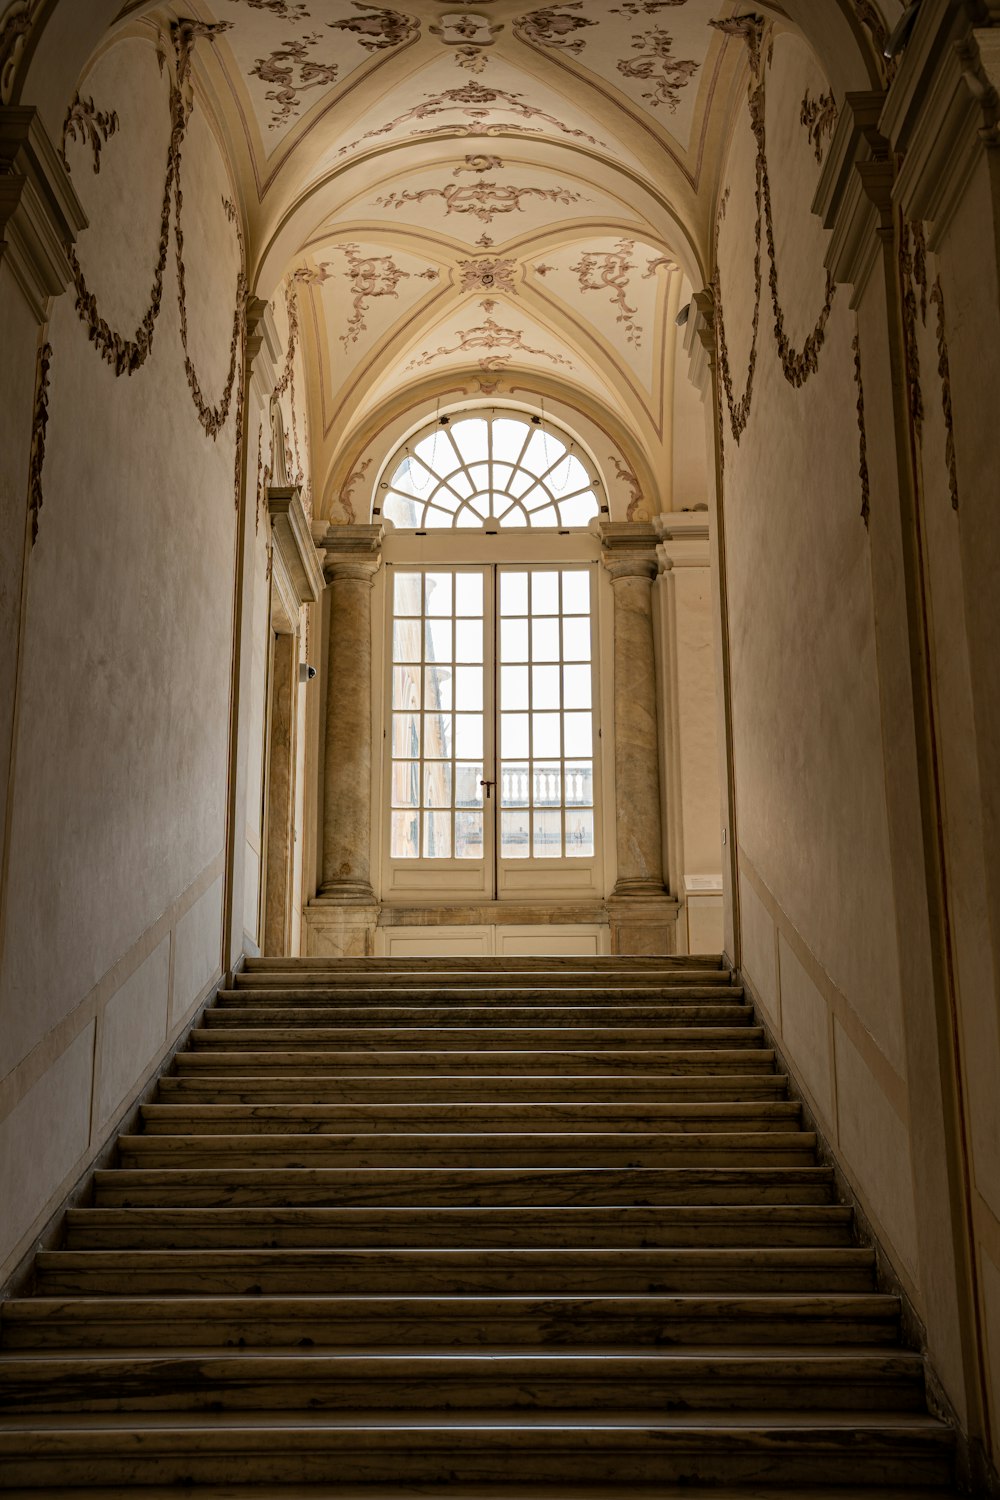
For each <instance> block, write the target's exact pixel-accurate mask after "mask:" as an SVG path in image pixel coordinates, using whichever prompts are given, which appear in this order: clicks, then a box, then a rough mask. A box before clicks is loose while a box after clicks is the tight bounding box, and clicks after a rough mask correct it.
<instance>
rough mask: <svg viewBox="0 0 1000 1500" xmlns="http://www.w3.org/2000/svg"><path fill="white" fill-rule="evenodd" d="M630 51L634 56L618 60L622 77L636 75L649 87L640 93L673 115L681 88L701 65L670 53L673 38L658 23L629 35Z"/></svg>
mask: <svg viewBox="0 0 1000 1500" xmlns="http://www.w3.org/2000/svg"><path fill="white" fill-rule="evenodd" d="M632 50H633V51H634V52H638V53H639V56H638V57H626V58H622V59H620V61H619V62H618V71H619V73H621V74H622V76H623V77H624V78H638V79H641V80H642V81H643V82H644V83H649V84H651V85H652V87H651V88H650V89H649V90H648V91H647V92H645V93H644V94H643V96H642V97H643V98H644V99H646V100H647V101H648V102H649V103H650V104H651V105H652V106H653V108H654V109H656V108H658V107H659V105H661V104H665V105H666V106H667V109H668V110H669V111H670V113H671V114H675V113H676V111H677V106H678V104H679V103H680V102H681V90H682V89H685V88H687V86H688V84H689V83H690V82H691V80H692V78H693V77H694V76H695V74H696V73H697V71H698V69H699V68H700V67H701V64H700V63H698V62H695V61H694V59H693V58H690V57H675V56H674V39H673V37H672V36H671V35H670V33H669V31H664V30H663V27H662V26H654V27H652V28H651V30H649V31H643V32H641V33H639V35H637V36H634V37H633V38H632Z"/></svg>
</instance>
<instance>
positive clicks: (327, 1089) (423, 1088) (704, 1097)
mask: <svg viewBox="0 0 1000 1500" xmlns="http://www.w3.org/2000/svg"><path fill="white" fill-rule="evenodd" d="M787 1092H788V1076H787V1074H785V1073H757V1074H748V1073H736V1074H725V1073H710V1074H698V1073H692V1074H680V1075H672V1074H669V1073H663V1074H655V1073H654V1074H645V1075H642V1076H639V1077H635V1078H632V1079H630V1080H629V1085H628V1097H629V1100H630V1101H631V1102H633V1103H639V1102H641V1101H647V1102H649V1103H653V1104H669V1103H681V1102H692V1103H706V1102H708V1101H714V1100H727V1101H735V1102H737V1103H739V1102H744V1101H745V1102H751V1101H756V1100H759V1099H764V1100H772V1099H773V1100H783V1099H784V1098H785V1095H786V1094H787ZM157 1097H158V1099H160V1100H161V1101H164V1102H174V1101H184V1102H185V1103H186V1102H188V1101H197V1102H198V1103H206V1104H215V1103H218V1104H283V1103H285V1102H289V1103H295V1104H299V1103H316V1104H320V1103H327V1104H355V1103H357V1104H373V1103H382V1104H404V1105H416V1104H435V1105H437V1104H446V1105H449V1104H453V1103H454V1104H460V1103H475V1104H477V1105H483V1104H491V1103H496V1104H502V1105H510V1104H512V1103H513V1102H514V1101H515V1100H518V1101H524V1102H529V1103H534V1102H541V1103H547V1104H559V1103H562V1104H566V1103H573V1104H577V1103H579V1102H581V1101H582V1102H583V1103H585V1104H592V1103H593V1104H597V1103H610V1104H617V1103H618V1102H619V1101H620V1100H621V1097H622V1080H621V1078H620V1077H619V1076H617V1075H614V1076H611V1077H602V1076H601V1075H600V1074H595V1073H590V1074H587V1075H586V1076H585V1077H582V1078H574V1077H573V1076H572V1075H570V1074H565V1073H563V1074H555V1075H546V1074H544V1073H542V1074H528V1075H524V1074H520V1075H513V1076H511V1075H506V1076H505V1075H489V1074H486V1075H483V1074H473V1075H471V1076H468V1075H463V1074H442V1075H440V1076H437V1077H434V1076H431V1077H426V1076H424V1077H414V1076H408V1075H406V1074H403V1075H398V1076H395V1077H393V1076H389V1077H387V1076H386V1075H385V1074H383V1073H377V1074H370V1075H368V1076H365V1075H360V1076H355V1077H353V1078H337V1077H331V1076H330V1075H329V1074H325V1075H321V1076H319V1077H316V1076H310V1075H309V1074H299V1075H297V1076H295V1077H291V1078H280V1077H268V1078H259V1077H257V1078H242V1077H235V1078H234V1077H228V1076H226V1075H222V1074H219V1075H213V1074H211V1073H205V1072H204V1070H201V1071H200V1072H199V1073H197V1074H191V1073H188V1074H170V1073H168V1074H165V1075H164V1076H163V1077H162V1078H161V1079H160V1082H159V1085H158V1088H157Z"/></svg>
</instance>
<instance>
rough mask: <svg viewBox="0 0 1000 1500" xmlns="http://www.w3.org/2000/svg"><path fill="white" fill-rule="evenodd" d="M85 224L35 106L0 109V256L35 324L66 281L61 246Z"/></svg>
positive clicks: (72, 239)
mask: <svg viewBox="0 0 1000 1500" xmlns="http://www.w3.org/2000/svg"><path fill="white" fill-rule="evenodd" d="M86 227H87V216H86V214H85V213H84V211H83V206H82V204H81V203H80V200H79V198H78V197H77V195H76V192H75V190H74V188H73V184H72V183H71V181H70V179H69V173H68V172H67V171H66V168H65V167H64V166H63V164H62V162H61V161H60V159H59V154H58V152H57V151H56V149H55V147H54V146H53V144H52V142H51V140H50V139H49V137H48V135H47V133H46V131H45V127H44V126H43V125H42V122H41V118H40V116H39V113H38V111H37V110H36V109H32V108H28V107H22V106H17V107H10V108H6V109H0V260H5V261H6V262H7V264H8V266H9V267H10V269H11V271H12V273H13V275H14V279H15V281H16V282H17V284H18V286H19V287H20V289H21V292H22V293H23V295H24V298H25V300H26V301H27V303H28V306H29V307H30V308H31V311H32V313H33V314H34V316H35V318H36V320H37V321H38V323H39V324H40V325H41V324H42V323H44V322H45V321H46V319H47V318H48V314H49V299H50V298H51V297H58V296H59V295H60V294H61V293H62V292H64V291H65V290H66V288H67V286H69V284H70V280H71V279H72V271H71V269H70V263H69V257H68V256H67V253H66V252H67V249H68V247H69V246H70V245H72V244H74V243H75V241H76V237H77V235H78V234H79V233H80V231H81V230H82V229H86Z"/></svg>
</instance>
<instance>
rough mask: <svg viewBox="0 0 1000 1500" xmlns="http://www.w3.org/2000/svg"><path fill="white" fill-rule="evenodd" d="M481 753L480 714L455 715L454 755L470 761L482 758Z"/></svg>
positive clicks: (481, 732) (481, 725)
mask: <svg viewBox="0 0 1000 1500" xmlns="http://www.w3.org/2000/svg"><path fill="white" fill-rule="evenodd" d="M482 753H483V716H482V714H456V715H455V754H456V755H461V756H464V757H466V758H467V759H472V758H473V757H479V758H481V757H482Z"/></svg>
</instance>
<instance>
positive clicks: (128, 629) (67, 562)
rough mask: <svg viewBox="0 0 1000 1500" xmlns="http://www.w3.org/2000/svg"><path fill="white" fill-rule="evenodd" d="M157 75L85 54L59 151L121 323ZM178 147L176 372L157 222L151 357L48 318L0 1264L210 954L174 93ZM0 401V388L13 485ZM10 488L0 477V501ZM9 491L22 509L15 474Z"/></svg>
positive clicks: (202, 972)
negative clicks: (106, 352)
mask: <svg viewBox="0 0 1000 1500" xmlns="http://www.w3.org/2000/svg"><path fill="white" fill-rule="evenodd" d="M168 74H169V69H164V70H162V71H161V68H160V66H159V62H158V59H157V55H156V51H155V48H154V46H153V45H152V43H151V42H149V41H145V40H142V39H138V38H135V37H131V38H127V39H124V40H122V41H121V42H119V43H117V44H116V45H115V46H113V47H111V48H110V49H109V50H107V51H106V52H104V53H103V54H102V55H101V56H100V58H99V60H98V61H97V63H96V64H95V66H94V67H93V68H92V70H91V71H90V73H89V74H88V76H87V77H86V79H85V80H83V81H82V82H81V87H84V86H85V92H86V93H87V94H88V95H92V96H93V97H94V99H95V100H96V102H97V105H98V107H99V108H101V109H104V110H110V109H114V110H115V111H116V112H117V116H118V121H119V127H118V130H117V131H116V133H115V134H114V135H113V136H112V137H111V139H110V140H109V141H108V142H107V143H106V144H105V145H104V146H103V149H102V152H101V155H100V159H99V166H100V170H99V171H97V172H95V170H94V158H93V155H92V152H91V149H90V147H89V146H84V145H82V144H74V143H73V142H72V141H71V142H70V143H69V144H68V147H67V158H68V162H69V167H70V171H71V174H72V180H73V184H74V186H75V187H76V189H77V191H78V192H79V194H80V197H81V200H82V201H83V203H84V206H85V209H86V212H87V215H88V218H89V221H90V227H89V228H88V229H87V230H85V231H84V232H83V233H82V235H81V236H80V239H79V242H78V247H77V248H78V253H79V258H80V263H81V266H82V268H83V272H84V275H85V276H86V278H87V283H88V287H89V289H90V291H91V293H92V294H93V296H94V298H95V299H96V307H97V311H98V313H99V315H100V317H102V318H104V319H106V321H107V323H108V324H109V325H110V326H111V328H112V329H116V330H123V331H127V332H124V336H126V337H128V336H130V335H131V331H132V330H134V329H135V328H136V327H137V325H138V324H139V323H140V320H141V319H142V318H143V316H144V314H145V313H146V311H147V309H148V307H149V304H150V295H151V293H150V287H151V282H152V279H153V271H154V268H155V264H156V258H157V239H158V233H159V225H160V209H161V203H162V199H163V191H164V173H165V164H166V153H167V142H168V138H169V134H170V115H169V109H168ZM182 166H183V209H182V225H183V231H184V261H185V268H186V311H187V325H188V335H189V342H188V353H189V355H190V361H191V363H190V365H189V367H188V368H187V371H186V367H185V351H184V348H183V346H182V341H181V328H180V303H179V290H178V286H179V283H178V277H177V271H176V265H175V258H174V251H175V245H176V240H175V237H174V233H173V231H171V240H170V245H169V252H168V255H167V258H166V264H165V273H164V290H163V296H162V305H161V307H160V310H159V315H158V317H157V319H156V321H155V325H154V335H153V341H152V347H151V351H150V352H149V355H148V358H146V359H145V360H144V361H143V362H141V365H140V367H139V368H137V369H136V370H135V372H134V373H133V374H131V375H127V374H125V373H124V372H122V373H116V370H115V368H114V367H113V366H112V365H111V364H109V363H107V362H106V361H105V360H104V359H103V358H102V357H101V354H100V352H99V350H98V349H97V348H96V347H95V345H94V344H93V343H92V342H91V340H90V338H89V337H88V329H87V327H85V326H84V323H83V321H82V319H81V316H80V314H79V313H78V311H77V309H76V307H75V306H74V300H75V299H74V294H73V293H72V292H71V293H70V294H69V295H67V296H64V297H61V298H58V299H56V301H55V303H54V306H53V311H52V314H51V318H50V322H49V326H48V330H47V336H48V339H49V342H50V343H51V345H52V349H53V355H52V366H51V390H50V402H49V423H48V432H47V443H46V454H45V466H44V472H43V494H44V506H43V509H42V511H41V515H40V524H39V533H38V540H37V543H36V545H35V546H34V548H33V549H32V550H31V552H30V556H29V562H28V568H27V573H26V597H25V609H24V624H23V629H22V633H21V642H20V674H19V683H18V694H17V702H16V723H17V732H16V737H15V741H14V760H13V766H12V771H11V796H10V806H11V807H12V808H13V810H14V811H13V816H12V819H11V824H10V828H9V838H8V847H7V863H6V868H5V871H4V873H5V878H6V888H5V920H4V928H3V935H2V941H3V954H2V960H0V1037H2V1040H0V1075H2V1082H0V1122H2V1128H4V1129H5V1130H6V1132H7V1134H8V1137H9V1145H10V1150H9V1151H8V1152H7V1153H6V1156H7V1159H8V1160H10V1161H12V1162H13V1164H14V1165H13V1167H12V1171H13V1173H14V1177H13V1179H12V1180H11V1181H10V1182H8V1183H7V1184H6V1187H7V1191H6V1192H5V1193H4V1195H3V1202H4V1214H3V1221H2V1230H0V1280H2V1279H3V1274H4V1273H5V1271H6V1270H7V1268H8V1267H9V1266H10V1265H11V1264H12V1263H13V1262H14V1261H15V1260H16V1258H17V1256H18V1255H19V1254H20V1253H22V1251H23V1247H24V1245H25V1243H26V1240H27V1238H28V1237H29V1236H30V1234H31V1233H32V1232H33V1231H34V1230H35V1229H36V1228H37V1226H38V1225H39V1223H40V1222H44V1219H45V1218H46V1216H47V1215H48V1213H50V1212H51V1210H52V1208H53V1207H54V1206H55V1203H56V1202H57V1201H58V1200H59V1197H60V1195H61V1194H63V1193H64V1192H65V1191H66V1189H67V1187H68V1186H69V1185H70V1184H71V1182H72V1181H73V1180H74V1178H75V1176H76V1175H79V1173H80V1172H81V1171H82V1170H83V1169H84V1167H85V1166H86V1164H87V1161H88V1160H89V1159H90V1156H91V1155H92V1154H93V1152H94V1151H95V1150H96V1149H97V1148H98V1147H99V1146H100V1144H101V1143H102V1142H103V1140H104V1138H105V1136H106V1132H107V1129H108V1127H109V1125H110V1124H113V1122H114V1120H115V1119H116V1117H117V1114H118V1113H119V1112H120V1110H121V1108H122V1107H123V1106H124V1105H125V1104H126V1103H127V1102H128V1099H129V1098H130V1097H131V1096H132V1095H134V1093H135V1091H136V1088H137V1087H138V1085H139V1083H140V1082H141V1081H142V1079H143V1078H144V1077H145V1076H146V1075H147V1074H148V1072H149V1071H150V1070H151V1068H153V1067H154V1066H155V1065H156V1063H157V1062H158V1060H159V1058H160V1057H161V1056H162V1055H163V1053H164V1051H165V1050H166V1049H167V1048H168V1047H169V1045H170V1043H171V1041H172V1039H173V1037H175V1036H176V1034H177V1032H178V1030H179V1029H180V1027H181V1026H182V1025H183V1024H184V1022H185V1021H186V1019H187V1018H188V1017H189V1016H190V1014H191V1012H192V1009H193V1007H194V1006H195V1005H196V1004H197V1003H198V1002H199V1000H200V999H201V998H202V997H203V996H204V994H205V993H207V991H208V990H210V989H211V987H212V985H213V983H214V982H215V981H216V980H217V977H218V975H219V972H220V959H221V904H222V903H221V882H220V877H221V869H222V855H223V845H224V838H225V812H226V784H227V769H228V767H227V761H228V754H227V738H228V702H229V676H230V662H231V634H232V594H231V588H232V577H233V557H234V515H235V510H234V485H235V415H234V411H233V409H232V407H231V408H230V410H229V413H228V417H227V419H226V421H225V422H223V423H222V425H221V428H220V430H219V431H218V433H217V435H216V436H215V437H213V436H210V435H209V434H208V433H207V432H206V431H205V430H203V427H202V425H201V423H200V422H199V418H198V413H197V411H196V407H195V403H194V400H193V395H194V391H193V389H192V378H193V376H194V375H196V376H197V380H198V381H200V385H201V389H202V392H203V400H204V402H205V403H208V404H214V403H216V402H218V400H219V398H220V393H221V392H222V391H223V390H224V388H225V386H226V383H227V373H228V369H229V365H230V346H231V336H232V328H233V317H234V298H235V293H236V283H237V275H238V271H239V265H240V248H239V242H238V239H237V235H236V232H235V229H234V226H233V224H232V222H231V216H230V214H229V212H228V211H227V209H226V207H225V200H226V199H231V197H232V188H231V184H230V181H229V178H228V175H227V172H226V170H225V167H224V165H223V160H222V157H221V155H220V153H219V150H218V149H217V146H216V143H215V140H214V137H213V134H212V131H211V129H210V127H209V123H208V120H207V117H206V115H205V112H204V110H203V109H200V108H199V107H198V105H197V103H196V106H195V109H194V113H193V115H192V117H191V119H190V122H189V125H188V129H187V134H186V138H185V141H184V144H183V148H182ZM0 296H2V297H3V298H4V302H3V310H2V321H3V326H4V328H5V330H6V329H7V328H8V327H10V328H11V329H12V330H14V332H15V336H16V338H17V339H18V340H19V341H20V342H21V343H26V342H27V331H26V330H25V329H24V328H22V326H21V325H22V323H23V314H22V311H21V306H20V304H19V302H18V300H17V298H16V296H15V295H14V294H13V292H12V290H11V288H10V286H9V284H8V283H7V282H6V281H5V280H3V281H0ZM32 363H33V361H32ZM22 379H23V376H22ZM234 399H235V395H234ZM29 402H30V397H29ZM23 404H24V402H23V397H21V398H19V400H18V402H17V404H16V405H14V406H13V407H12V408H10V409H9V410H8V408H7V403H6V402H0V407H3V409H4V415H3V417H2V418H0V421H2V422H3V423H4V424H5V427H9V429H10V430H9V432H7V433H5V437H9V439H10V442H9V443H8V442H7V441H4V442H3V445H2V447H3V452H4V454H5V456H6V455H7V454H8V453H10V454H11V455H12V458H11V467H12V471H14V472H15V473H16V474H18V475H20V476H21V477H20V479H18V481H17V491H22V490H23V486H24V477H23V476H25V475H26V473H27V461H28V443H29V434H28V432H27V431H26V424H25V413H24V411H23ZM6 462H7V460H6V457H5V460H4V463H5V464H6ZM13 485H14V481H13V478H7V477H6V475H5V476H4V477H3V478H2V479H0V486H2V492H3V494H4V496H5V498H9V497H10V496H12V495H13V494H14V493H15V490H14V488H13ZM18 504H19V505H20V506H21V507H22V515H23V504H24V501H23V494H21V495H20V498H19V500H18ZM6 532H7V528H6V526H5V535H6ZM4 661H5V663H6V662H7V657H6V655H5V657H4ZM3 697H4V702H5V703H6V702H7V695H6V694H4V695H3ZM28 1143H31V1145H30V1149H29V1145H28ZM39 1143H43V1144H42V1145H41V1146H39ZM29 1161H30V1170H26V1164H27V1163H28V1162H29Z"/></svg>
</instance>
